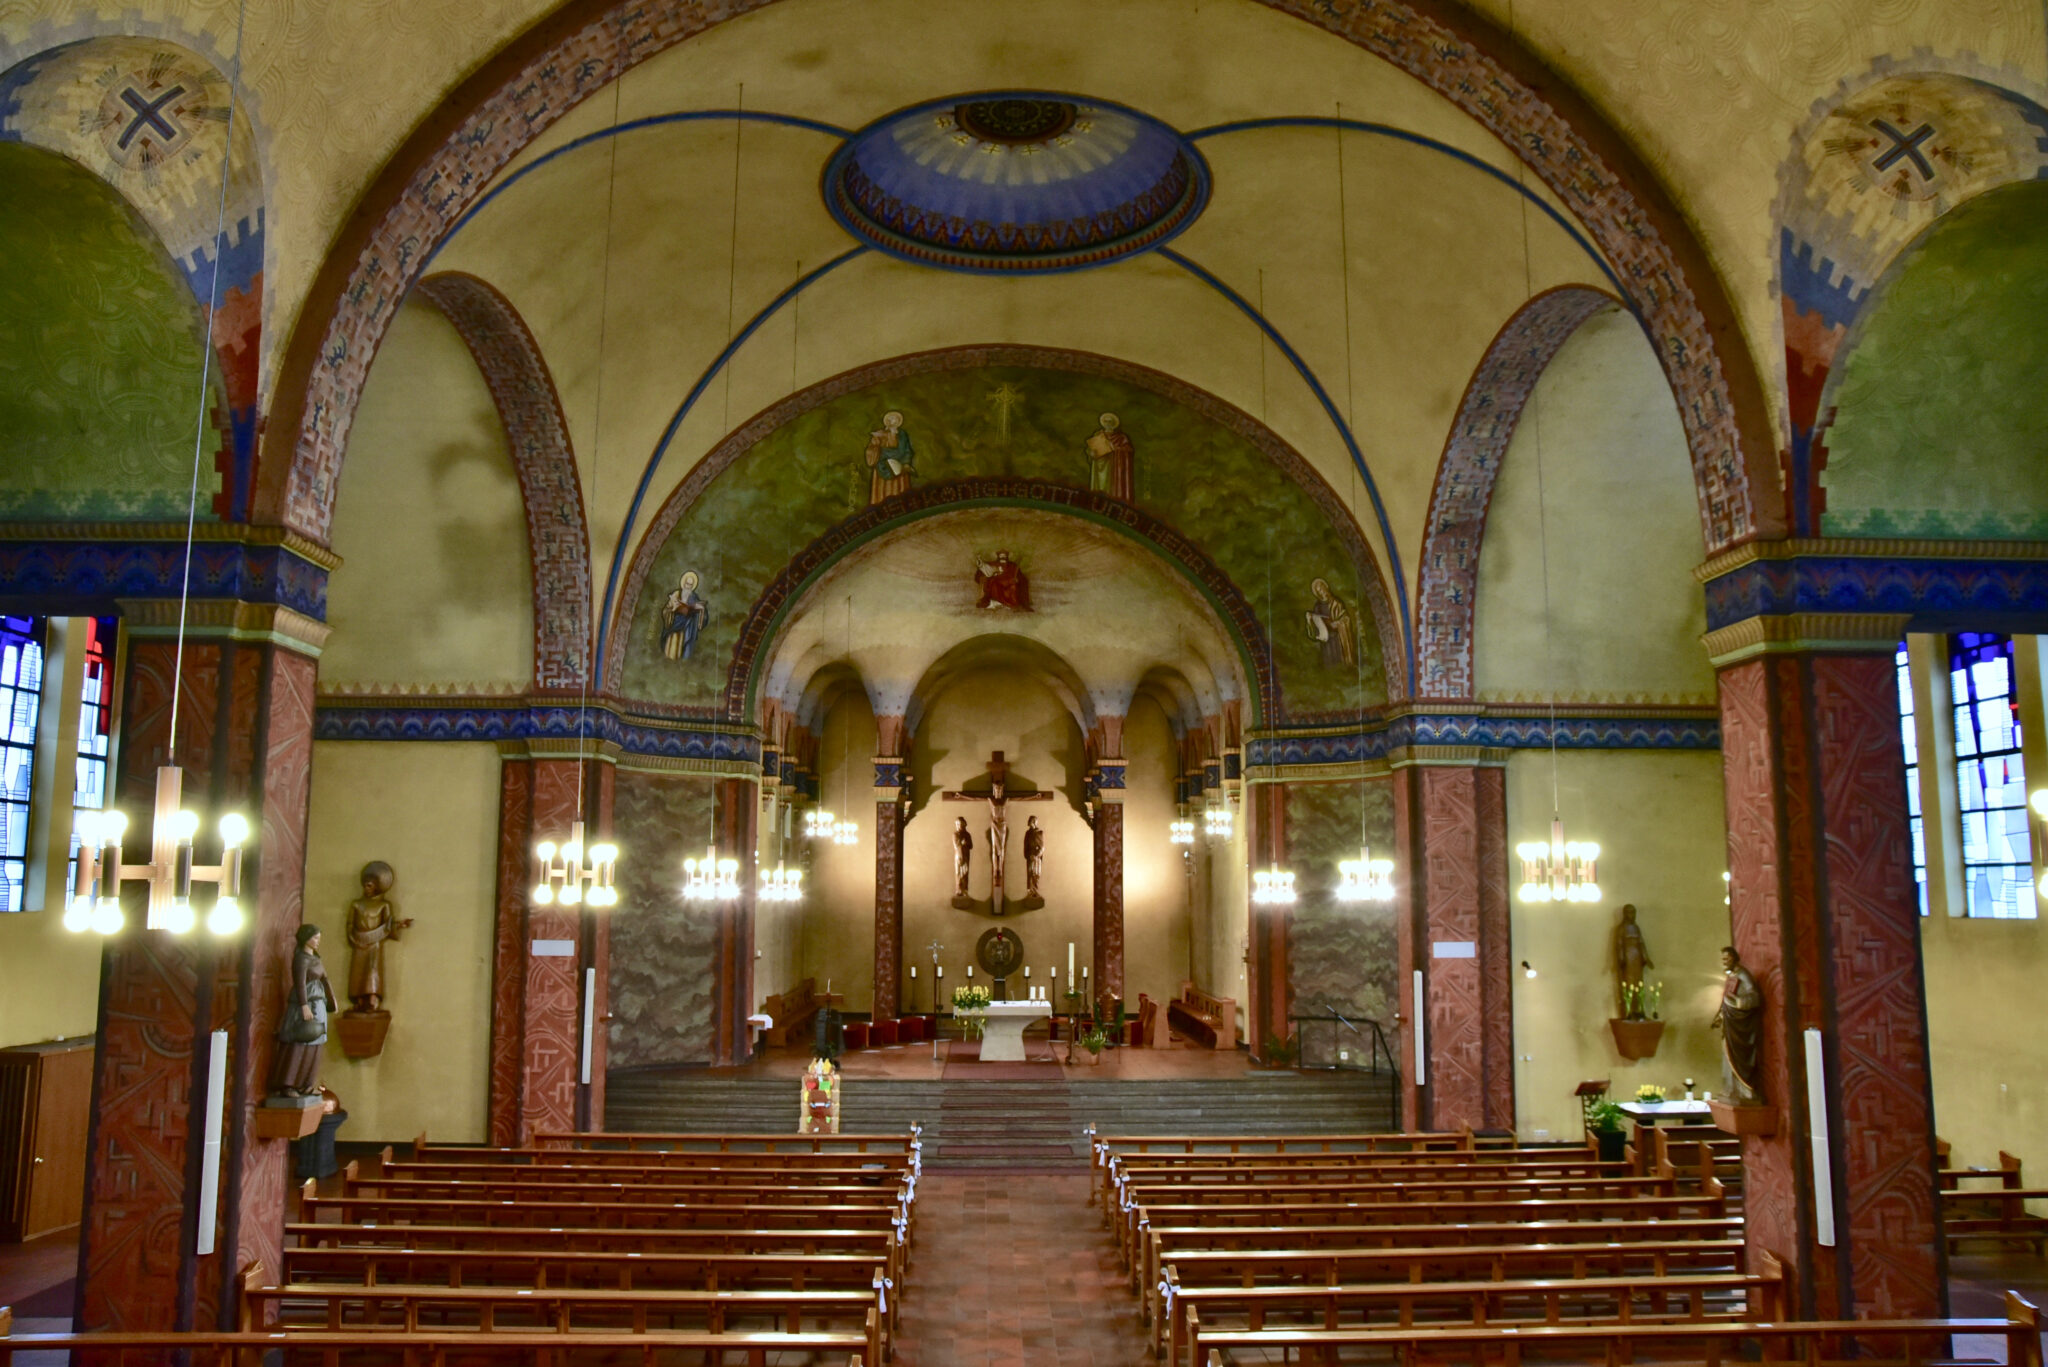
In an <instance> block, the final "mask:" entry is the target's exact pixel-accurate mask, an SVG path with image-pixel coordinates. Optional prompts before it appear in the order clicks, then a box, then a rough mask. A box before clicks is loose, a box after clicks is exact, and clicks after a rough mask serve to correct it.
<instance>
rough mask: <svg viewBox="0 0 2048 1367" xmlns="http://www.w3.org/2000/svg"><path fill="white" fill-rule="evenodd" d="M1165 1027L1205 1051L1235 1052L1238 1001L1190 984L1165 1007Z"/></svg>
mask: <svg viewBox="0 0 2048 1367" xmlns="http://www.w3.org/2000/svg"><path fill="white" fill-rule="evenodd" d="M1166 1023H1167V1025H1168V1026H1170V1027H1171V1028H1173V1029H1175V1030H1178V1031H1180V1032H1181V1033H1182V1034H1183V1035H1186V1036H1187V1037H1188V1038H1189V1039H1191V1040H1193V1041H1195V1042H1196V1043H1197V1044H1200V1045H1202V1046H1203V1047H1204V1048H1208V1049H1235V1048H1237V1001H1236V999H1235V998H1232V997H1218V996H1214V995H1212V994H1210V993H1207V992H1204V991H1203V990H1202V989H1201V988H1199V987H1196V986H1195V985H1194V983H1193V982H1192V981H1186V982H1183V983H1181V985H1180V995H1179V996H1177V997H1175V998H1174V999H1173V1000H1172V1001H1170V1002H1168V1003H1167V1004H1166Z"/></svg>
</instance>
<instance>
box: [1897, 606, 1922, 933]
mask: <svg viewBox="0 0 2048 1367" xmlns="http://www.w3.org/2000/svg"><path fill="white" fill-rule="evenodd" d="M1892 659H1893V661H1894V662H1895V663H1896V664H1897V666H1898V671H1897V672H1898V680H1899V742H1900V746H1901V748H1902V749H1903V750H1904V751H1905V757H1906V813H1907V816H1908V817H1909V818H1910V821H1911V829H1912V832H1913V883H1914V887H1915V888H1916V890H1917V895H1918V897H1919V899H1920V914H1921V915H1922V916H1925V915H1926V914H1927V826H1926V823H1925V822H1924V821H1923V820H1922V819H1921V814H1920V736H1919V733H1918V732H1917V731H1916V730H1915V729H1914V726H1913V670H1912V657H1911V655H1910V654H1909V653H1908V652H1907V650H1906V643H1905V642H1904V641H1901V642H1899V648H1898V652H1897V653H1896V654H1895V655H1893V656H1892Z"/></svg>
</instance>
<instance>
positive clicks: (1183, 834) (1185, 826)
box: [1166, 816, 1195, 845]
mask: <svg viewBox="0 0 2048 1367" xmlns="http://www.w3.org/2000/svg"><path fill="white" fill-rule="evenodd" d="M1166 831H1167V836H1166V839H1167V843H1168V844H1171V845H1192V844H1194V843H1195V823H1194V822H1192V821H1190V820H1188V818H1186V817H1184V816H1180V817H1175V818H1174V819H1173V820H1172V821H1170V822H1168V823H1167V827H1166Z"/></svg>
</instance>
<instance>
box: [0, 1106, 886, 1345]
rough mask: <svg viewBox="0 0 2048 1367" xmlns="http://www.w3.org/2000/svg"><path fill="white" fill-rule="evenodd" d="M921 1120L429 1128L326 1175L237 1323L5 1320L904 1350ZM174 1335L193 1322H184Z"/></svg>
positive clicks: (152, 1339)
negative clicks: (365, 1166) (737, 1129)
mask: <svg viewBox="0 0 2048 1367" xmlns="http://www.w3.org/2000/svg"><path fill="white" fill-rule="evenodd" d="M921 1147H922V1145H921V1141H920V1139H919V1136H918V1134H917V1132H916V1130H915V1129H913V1130H912V1131H911V1132H910V1133H909V1134H906V1135H897V1136H887V1137H884V1136H873V1135H865V1136H854V1135H847V1136H838V1135H806V1136H794V1135H742V1134H732V1135H631V1136H609V1135H571V1134H544V1135H540V1136H537V1137H536V1141H535V1143H534V1144H533V1145H532V1146H529V1147H523V1148H516V1149H495V1148H480V1147H472V1146H466V1145H430V1144H428V1143H427V1142H426V1139H425V1136H421V1138H420V1139H419V1140H418V1141H417V1142H416V1143H415V1144H414V1145H413V1151H412V1153H411V1154H410V1155H409V1156H408V1157H406V1158H403V1159H401V1158H399V1157H398V1156H397V1155H396V1154H395V1153H394V1152H393V1151H392V1150H391V1149H389V1148H387V1149H386V1150H384V1152H383V1154H382V1155H381V1159H380V1161H379V1162H378V1163H377V1164H376V1165H375V1170H374V1171H373V1172H365V1171H363V1170H362V1169H361V1168H360V1167H359V1166H358V1165H357V1164H354V1163H351V1164H349V1165H348V1166H347V1168H346V1169H345V1170H344V1174H343V1180H342V1182H341V1189H340V1190H339V1191H338V1192H335V1193H332V1194H327V1195H322V1194H321V1193H320V1192H319V1191H318V1190H317V1188H316V1186H315V1184H313V1183H310V1182H309V1183H307V1184H306V1187H305V1189H304V1192H303V1194H302V1197H301V1204H300V1219H299V1220H297V1221H296V1222H293V1223H292V1224H290V1225H288V1226H287V1227H286V1235H287V1239H286V1242H287V1247H286V1250H285V1253H284V1265H283V1269H282V1275H281V1279H280V1280H279V1281H278V1282H277V1283H276V1284H274V1285H266V1284H263V1282H262V1280H261V1278H260V1277H258V1276H257V1275H256V1274H255V1273H254V1272H253V1271H251V1272H250V1273H249V1274H248V1275H247V1276H245V1278H244V1284H243V1288H242V1310H241V1314H242V1322H241V1326H240V1329H241V1332H240V1333H239V1334H234V1335H218V1334H216V1335H198V1336H185V1337H182V1338H180V1337H178V1336H170V1337H168V1338H167V1337H166V1336H163V1335H157V1336H142V1337H141V1338H137V1337H136V1336H132V1335H126V1336H124V1335H89V1334H88V1335H27V1336H19V1337H16V1338H13V1339H7V1338H4V1337H0V1367H7V1363H8V1362H9V1361H10V1358H11V1354H12V1352H13V1351H15V1350H17V1349H27V1348H35V1349H45V1348H111V1349H114V1350H116V1353H115V1354H114V1355H113V1357H110V1358H109V1359H108V1360H116V1359H117V1358H118V1355H119V1353H121V1352H128V1351H147V1350H150V1349H152V1348H154V1349H162V1348H164V1347H166V1346H170V1347H177V1348H182V1349H186V1350H189V1351H190V1353H191V1354H192V1357H193V1360H194V1361H195V1362H199V1363H201V1364H205V1365H206V1367H210V1364H211V1363H214V1362H220V1363H222V1364H226V1363H227V1362H229V1361H230V1360H233V1361H236V1362H237V1363H241V1362H246V1361H250V1360H253V1355H252V1353H251V1349H252V1346H254V1347H256V1348H257V1350H258V1351H268V1350H273V1349H280V1348H281V1349H282V1350H283V1354H284V1361H285V1362H286V1363H287V1364H291V1363H296V1362H300V1361H304V1362H318V1363H320V1364H321V1367H341V1365H342V1364H343V1363H353V1362H372V1361H374V1362H404V1363H407V1364H412V1363H421V1364H441V1363H443V1362H445V1361H446V1360H447V1359H448V1357H449V1356H451V1354H452V1355H453V1356H455V1357H457V1358H459V1359H460V1360H461V1361H462V1363H464V1364H465V1367H466V1364H468V1363H470V1362H472V1361H474V1362H479V1363H495V1362H497V1361H499V1360H501V1359H502V1360H505V1361H516V1362H522V1363H525V1362H535V1361H538V1362H541V1363H548V1364H562V1365H563V1367H582V1365H583V1364H585V1363H588V1364H590V1365H591V1367H618V1365H619V1364H623V1363H631V1362H636V1361H637V1362H639V1363H642V1364H646V1365H647V1367H655V1365H656V1364H667V1363H681V1362H685V1361H687V1362H692V1363H695V1362H716V1363H743V1364H749V1367H769V1364H771V1363H783V1362H791V1361H801V1362H805V1363H817V1364H828V1365H830V1367H856V1365H857V1367H878V1365H879V1364H881V1363H883V1362H885V1361H887V1359H888V1357H889V1355H890V1350H891V1345H892V1342H893V1338H894V1333H895V1327H896V1322H897V1313H898V1308H897V1303H896V1301H897V1298H896V1295H895V1288H896V1287H897V1286H898V1285H900V1284H902V1278H903V1274H904V1270H905V1268H906V1267H907V1265H908V1259H909V1257H910V1250H911V1247H912V1235H913V1230H914V1221H913V1218H912V1217H913V1212H914V1209H915V1202H916V1194H917V1183H918V1179H919V1175H920V1172H921V1166H922V1164H921ZM173 1340H175V1341H173Z"/></svg>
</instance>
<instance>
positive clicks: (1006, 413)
mask: <svg viewBox="0 0 2048 1367" xmlns="http://www.w3.org/2000/svg"><path fill="white" fill-rule="evenodd" d="M988 405H989V407H990V408H993V409H995V411H996V431H998V432H1000V433H1002V434H1003V435H1004V436H1006V437H1007V436H1009V435H1010V414H1011V412H1012V411H1014V410H1016V409H1018V408H1022V407H1023V406H1024V391H1023V390H1021V389H1019V388H1017V386H1015V385H1013V384H1009V383H1007V382H1005V383H1003V384H999V385H997V386H996V387H995V388H994V389H991V390H990V391H989V392H988Z"/></svg>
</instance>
